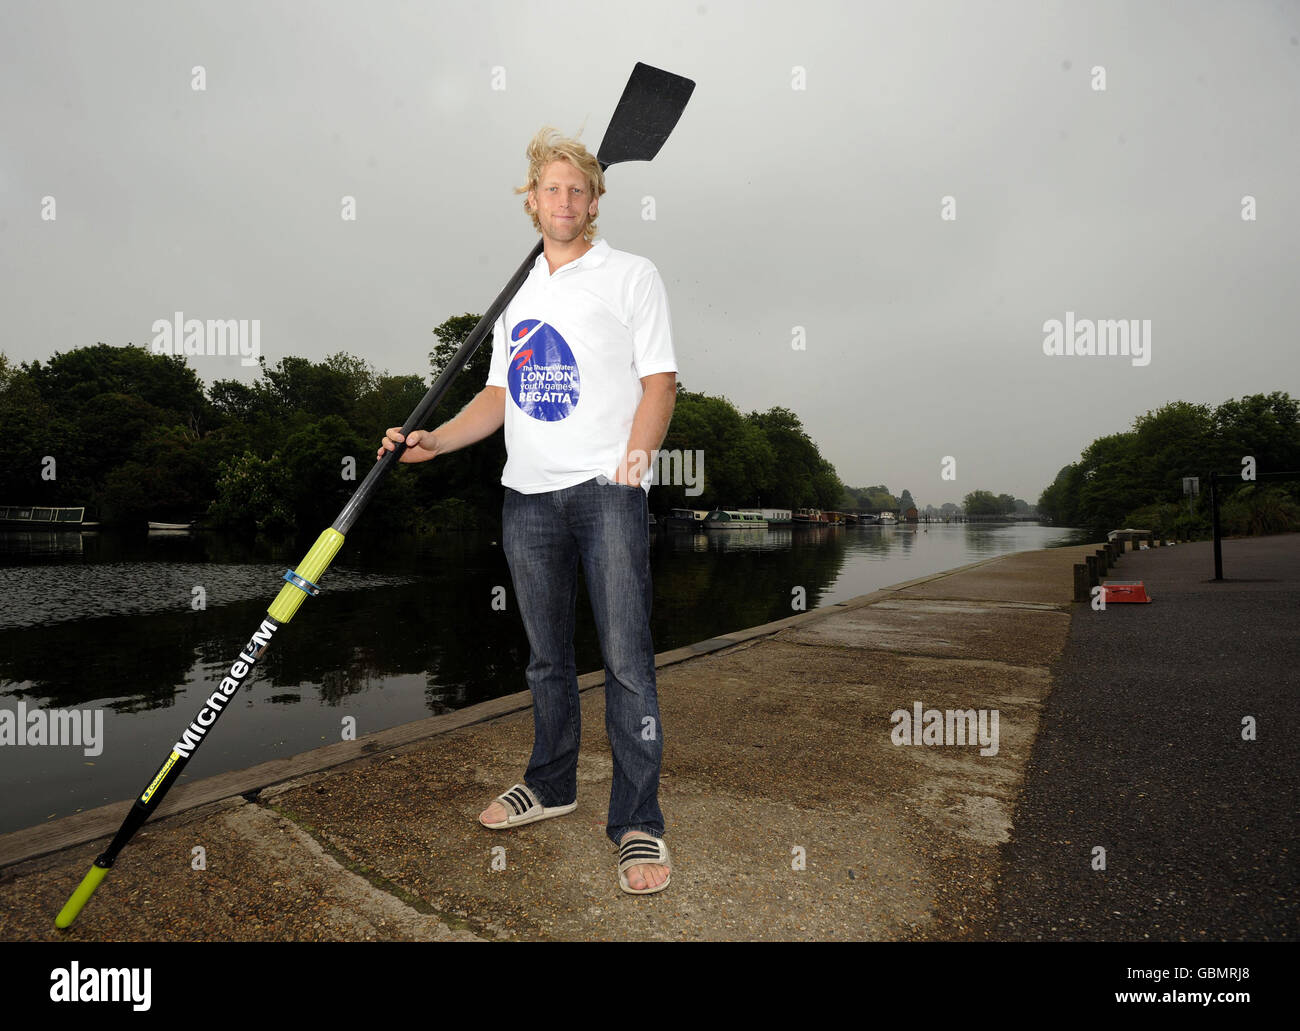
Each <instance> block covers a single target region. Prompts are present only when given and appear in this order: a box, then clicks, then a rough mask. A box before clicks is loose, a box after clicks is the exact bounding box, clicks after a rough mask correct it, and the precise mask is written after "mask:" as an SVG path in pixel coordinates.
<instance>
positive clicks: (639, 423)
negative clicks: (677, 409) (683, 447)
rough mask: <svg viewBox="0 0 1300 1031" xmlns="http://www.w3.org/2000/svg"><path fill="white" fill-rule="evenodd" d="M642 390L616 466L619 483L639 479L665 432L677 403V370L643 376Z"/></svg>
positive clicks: (666, 433) (636, 481)
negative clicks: (625, 448) (623, 452)
mask: <svg viewBox="0 0 1300 1031" xmlns="http://www.w3.org/2000/svg"><path fill="white" fill-rule="evenodd" d="M642 386H643V391H644V392H643V393H642V395H641V402H640V403H639V404H638V405H637V408H636V414H635V415H634V416H633V417H632V429H631V431H630V432H629V433H628V438H627V450H626V453H625V455H624V458H623V461H622V463H620V465H619V468H618V473H617V475H616V477H615V478H616V479H617V481H618V482H619V483H640V482H641V479H642V477H643V476H644V475H645V473H646V472H647V471H648V470H649V468H650V460H651V457H652V456H653V455H654V453H655V452H656V451H657V450H659V445H661V444H662V443H663V442H664V437H666V436H667V435H668V424H669V423H670V422H671V421H672V417H673V408H674V406H675V405H676V404H677V374H676V373H673V372H663V373H658V374H656V375H653V376H647V377H645V379H644V380H642Z"/></svg>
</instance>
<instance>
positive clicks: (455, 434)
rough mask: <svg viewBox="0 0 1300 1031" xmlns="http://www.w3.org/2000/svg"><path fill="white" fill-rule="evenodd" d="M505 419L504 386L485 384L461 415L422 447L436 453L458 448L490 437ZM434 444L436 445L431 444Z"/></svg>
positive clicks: (443, 425) (429, 438)
mask: <svg viewBox="0 0 1300 1031" xmlns="http://www.w3.org/2000/svg"><path fill="white" fill-rule="evenodd" d="M505 421H506V392H505V388H504V387H484V388H483V389H482V390H480V391H479V392H478V393H477V394H476V395H474V400H472V401H471V402H470V403H469V404H467V405H466V406H465V407H464V408H462V409H461V411H460V414H459V415H457V416H455V417H454V418H451V419H448V420H447V421H446V422H444V423H443V424H442V425H441V426H439V427H438V428H437V429H436V430H434V431H433V432H432V434H430V436H429V437H426V438H425V440H424V441H423V442H422V444H421V446H424V447H426V448H428V450H431V451H432V452H433V453H434V454H435V455H445V454H447V453H449V452H451V451H459V450H460V449H461V448H463V447H469V446H470V445H471V444H477V443H478V442H479V441H480V440H482V439H483V438H484V437H490V436H491V435H492V434H494V433H495V432H496V431H497V430H499V429H500V428H501V427H502V425H504V423H505ZM429 444H432V445H433V447H428V445H429Z"/></svg>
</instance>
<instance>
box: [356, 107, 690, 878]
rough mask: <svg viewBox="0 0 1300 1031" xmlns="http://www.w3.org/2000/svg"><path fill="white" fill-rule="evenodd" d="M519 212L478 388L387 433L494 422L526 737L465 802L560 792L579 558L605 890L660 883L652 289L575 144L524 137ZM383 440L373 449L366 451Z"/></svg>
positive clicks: (467, 435) (671, 379)
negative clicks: (528, 698) (607, 863)
mask: <svg viewBox="0 0 1300 1031" xmlns="http://www.w3.org/2000/svg"><path fill="white" fill-rule="evenodd" d="M527 153H528V159H529V168H528V182H527V183H526V184H525V185H524V186H522V187H520V188H519V189H518V190H517V191H516V192H518V193H523V194H526V196H525V199H524V209H525V210H526V211H527V212H528V214H529V215H530V217H531V218H532V221H533V225H534V226H535V227H536V228H537V230H538V232H539V233H541V235H542V239H543V247H544V251H543V254H542V255H541V256H540V257H539V258H538V259H537V263H536V265H535V266H534V267H533V270H532V272H531V273H530V275H529V277H528V279H527V280H526V281H525V283H524V285H523V286H522V287H521V288H520V290H519V293H517V294H516V295H515V297H514V299H513V300H512V301H511V302H510V304H509V305H508V306H507V308H506V311H505V313H504V314H503V315H502V317H501V318H500V319H498V320H497V323H496V326H495V329H494V347H493V354H492V365H491V370H490V372H489V374H488V380H487V385H486V386H485V387H484V388H483V390H482V391H481V392H480V393H479V394H478V395H477V396H476V397H475V398H474V400H472V401H471V402H470V403H469V404H468V405H466V407H465V409H464V410H463V411H462V412H461V413H460V414H459V415H457V416H456V417H455V418H454V419H452V420H450V421H449V422H446V423H444V424H443V425H441V426H439V427H438V428H437V429H435V430H433V431H421V430H415V431H412V433H411V434H410V436H409V437H408V438H407V439H406V440H405V441H404V440H403V437H402V432H401V428H400V427H394V428H392V429H390V430H389V431H388V434H387V436H386V437H385V439H384V441H383V445H382V448H383V449H387V450H390V451H391V450H393V449H394V448H395V447H396V445H398V444H403V443H404V444H405V450H404V452H403V454H402V455H401V461H403V462H423V461H427V460H429V459H431V458H433V457H434V456H436V455H439V454H445V453H447V452H450V451H455V450H457V449H458V448H462V447H466V446H468V445H470V444H473V443H475V442H476V441H479V440H482V439H483V438H484V437H486V436H488V435H490V434H492V433H495V432H496V430H497V429H498V428H500V427H501V426H502V425H503V424H504V425H505V434H506V452H507V460H506V466H505V470H504V471H503V473H502V476H501V482H502V484H503V485H504V487H505V501H504V505H503V508H502V524H503V533H502V543H503V546H504V549H505V553H506V560H507V562H508V564H509V566H510V575H511V578H512V579H513V581H514V585H515V593H516V596H517V598H518V600H519V607H520V614H521V616H522V618H523V621H524V627H525V629H526V630H527V632H528V642H529V646H530V649H531V655H530V659H529V664H528V670H527V680H528V686H529V689H530V690H531V691H532V695H533V727H534V744H533V753H532V758H531V759H530V761H529V764H528V769H527V771H526V772H525V774H524V780H523V783H522V784H517V785H515V786H514V787H513V788H510V789H508V790H507V791H506V792H504V793H503V794H501V795H500V796H498V797H497V799H496V801H494V802H493V803H492V804H491V805H489V806H488V808H487V809H485V810H484V811H483V812H482V813H481V814H480V816H479V821H480V822H481V823H482V824H483V825H484V826H485V827H488V828H490V829H493V830H504V829H507V828H511V827H517V826H521V825H523V824H526V823H532V822H535V821H536V820H542V819H547V818H550V817H554V816H562V815H564V814H566V813H569V812H572V811H573V809H574V808H575V807H576V805H577V763H578V746H579V739H580V733H581V729H580V721H581V709H580V704H579V697H578V680H577V666H576V662H575V659H574V650H573V630H574V613H575V606H576V601H577V566H578V562H581V563H582V567H583V572H584V575H585V577H586V582H587V589H588V593H589V594H590V597H591V605H592V611H593V613H594V615H595V617H596V627H597V631H598V632H599V636H600V645H601V653H602V655H603V657H604V660H605V728H606V731H607V733H608V735H609V742H610V749H611V751H612V753H613V757H614V783H613V787H612V788H611V791H610V801H609V817H608V821H607V824H606V833H607V835H608V836H609V838H610V840H611V841H613V842H614V843H615V844H616V845H618V846H619V858H620V862H619V871H618V874H619V886H620V887H621V888H622V889H623V890H624V891H626V892H628V893H630V894H650V893H652V892H656V891H660V890H662V889H663V888H665V887H667V886H668V880H669V875H670V864H671V859H670V857H669V855H668V851H667V846H666V845H665V844H664V842H663V833H664V823H663V814H662V812H661V811H660V809H659V768H660V763H661V758H662V752H663V728H662V726H661V724H660V720H659V705H658V698H657V693H656V683H655V668H654V644H653V642H652V640H651V637H650V602H651V587H650V559H649V526H648V519H649V509H648V504H647V500H646V493H647V491H648V490H649V479H650V456H651V455H652V454H653V453H654V451H655V450H656V449H658V447H659V446H660V445H661V444H662V443H663V439H664V435H665V434H666V433H667V431H668V423H669V420H670V419H671V418H672V411H673V404H674V401H675V399H676V389H677V387H676V384H677V376H676V373H677V364H676V360H675V358H674V355H673V347H672V331H671V327H670V322H669V312H668V301H667V296H666V293H665V291H664V286H663V281H662V280H661V279H660V277H659V273H658V270H656V268H655V267H654V265H652V264H651V263H650V262H649V261H647V260H646V259H644V258H640V257H636V256H634V255H631V254H626V253H624V252H622V251H616V250H614V249H612V248H611V247H610V246H609V244H608V243H606V242H605V241H604V240H603V239H602V240H598V241H595V242H593V241H594V240H595V235H596V232H595V231H596V221H595V220H596V216H597V214H598V207H599V200H600V197H601V195H602V194H603V193H604V192H605V177H604V173H603V171H602V170H601V168H600V164H599V163H598V162H597V160H596V159H595V158H594V157H593V156H592V155H591V154H590V153H589V152H588V151H587V149H586V148H585V147H584V146H583V145H582V144H581V143H579V142H577V141H576V140H573V139H568V138H565V137H562V136H559V135H558V134H557V133H556V132H555V130H553V129H549V128H547V129H543V130H542V131H541V132H539V133H538V134H537V135H536V136H535V137H534V138H533V140H532V142H531V143H530V144H529V146H528V151H527ZM379 453H380V455H382V454H383V450H382V449H381V451H380V452H379Z"/></svg>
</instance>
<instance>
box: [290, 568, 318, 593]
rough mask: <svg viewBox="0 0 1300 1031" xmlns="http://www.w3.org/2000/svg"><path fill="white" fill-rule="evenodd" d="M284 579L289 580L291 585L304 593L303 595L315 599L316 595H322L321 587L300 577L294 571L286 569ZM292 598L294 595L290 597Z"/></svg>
mask: <svg viewBox="0 0 1300 1031" xmlns="http://www.w3.org/2000/svg"><path fill="white" fill-rule="evenodd" d="M284 579H285V580H287V581H288V582H289V583H291V584H293V585H294V586H295V587H296V588H298V590H300V591H302V593H303V594H309V595H311V596H312V597H313V598H314V597H316V595H318V594H320V588H319V587H317V586H316V585H315V584H314V583H312V582H311V581H310V580H306V579H304V578H303V577H301V576H299V575H298V574H297V573H295V572H294V571H293V570H292V569H286V570H285V571H284ZM290 597H292V595H290Z"/></svg>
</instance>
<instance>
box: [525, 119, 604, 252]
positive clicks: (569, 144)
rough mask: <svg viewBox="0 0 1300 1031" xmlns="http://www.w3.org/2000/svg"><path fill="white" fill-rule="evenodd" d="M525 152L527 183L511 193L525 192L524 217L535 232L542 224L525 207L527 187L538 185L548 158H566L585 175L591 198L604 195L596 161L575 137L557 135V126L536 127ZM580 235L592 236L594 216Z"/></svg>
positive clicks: (555, 159) (563, 159) (588, 240)
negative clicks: (525, 213) (528, 220)
mask: <svg viewBox="0 0 1300 1031" xmlns="http://www.w3.org/2000/svg"><path fill="white" fill-rule="evenodd" d="M525 153H526V154H527V155H528V182H526V183H524V185H523V186H519V187H517V188H516V189H515V193H522V194H525V197H524V210H525V211H526V212H528V217H529V218H531V219H532V220H533V228H534V229H536V230H537V231H538V232H539V233H540V232H541V231H542V223H541V222H540V221H539V220H538V218H537V212H536V211H533V210H532V209H531V208H529V206H528V197H527V196H526V195H527V193H528V192H529V191H530V190H536V189H537V188H538V185H539V183H540V182H541V178H542V169H544V168H545V167H546V166H547V165H549V164H550V163H551V162H552V161H567V162H568V163H569V164H571V165H572V166H573V167H574V168H576V169H577V170H578V171H579V172H581V173H582V174H583V175H584V176H586V178H587V188H588V190H589V191H590V192H591V196H592V197H593V198H600V197H601V196H603V195H604V193H605V173H604V172H603V171H602V170H601V167H600V162H599V161H597V160H596V158H595V157H594V156H593V155H592V153H591V151H589V150H588V149H587V148H586V147H585V146H583V144H582V143H580V142H579V141H578V140H577V139H576V138H573V137H569V136H561V135H560V132H559V130H558V129H555V128H552V127H551V126H549V125H547V126H544V127H543V128H541V129H540V130H538V133H537V135H536V136H534V137H533V138H532V140H531V141H529V144H528V149H527V150H526V151H525ZM589 203H590V202H589ZM582 235H583V239H585V240H586V241H587V242H588V243H591V241H592V240H593V239H594V238H595V236H596V220H595V219H592V220H591V221H590V222H588V223H587V226H586V228H585V229H584V230H583V233H582Z"/></svg>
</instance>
